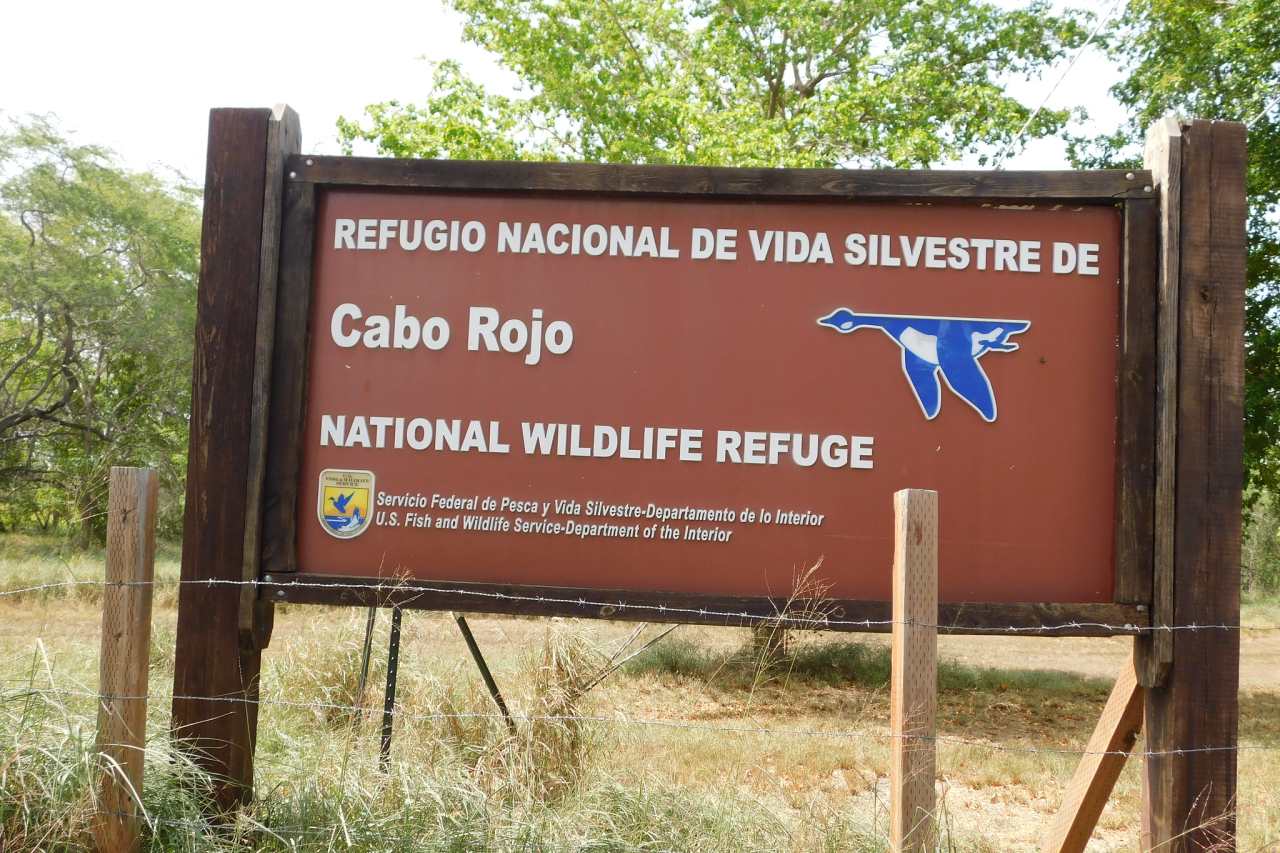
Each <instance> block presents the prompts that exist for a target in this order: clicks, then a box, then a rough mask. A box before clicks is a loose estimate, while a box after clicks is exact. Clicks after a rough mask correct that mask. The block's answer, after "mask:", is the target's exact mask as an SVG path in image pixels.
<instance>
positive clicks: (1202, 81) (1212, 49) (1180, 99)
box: [1072, 0, 1280, 497]
mask: <svg viewBox="0 0 1280 853" xmlns="http://www.w3.org/2000/svg"><path fill="white" fill-rule="evenodd" d="M1276 11H1277V10H1276V8H1275V3H1274V2H1273V0H1236V2H1231V3H1224V2H1219V0H1131V2H1130V3H1129V5H1128V7H1127V8H1126V11H1125V14H1124V16H1123V18H1122V19H1121V21H1120V22H1119V24H1118V26H1117V31H1116V32H1115V33H1113V34H1112V38H1111V39H1110V40H1109V43H1110V47H1111V51H1112V55H1113V56H1114V57H1115V59H1116V60H1117V61H1118V62H1119V63H1120V64H1121V66H1122V68H1123V69H1124V72H1125V75H1126V76H1125V78H1124V79H1123V80H1122V81H1121V82H1120V83H1119V84H1118V85H1116V86H1115V87H1114V88H1113V89H1112V94H1113V95H1114V96H1115V97H1116V98H1117V99H1118V100H1119V101H1120V103H1122V104H1124V105H1125V106H1126V107H1128V108H1129V111H1130V116H1131V118H1130V119H1129V121H1128V122H1126V123H1125V124H1124V125H1123V126H1122V127H1120V128H1117V129H1116V130H1115V131H1114V132H1112V133H1109V134H1106V135H1104V136H1102V137H1099V138H1093V139H1084V138H1081V139H1076V140H1074V142H1073V145H1072V152H1073V156H1072V158H1073V160H1074V162H1075V163H1076V164H1077V165H1084V166H1113V165H1114V166H1119V165H1133V164H1136V163H1138V162H1139V161H1140V159H1141V146H1142V139H1143V135H1144V133H1145V130H1146V128H1147V126H1148V125H1149V124H1150V123H1151V122H1152V121H1154V120H1155V119H1157V118H1159V117H1160V116H1161V115H1164V114H1165V113H1167V112H1175V113H1180V114H1182V115H1184V116H1188V117H1191V116H1194V117H1196V118H1219V119H1231V120H1233V121H1242V122H1245V123H1246V124H1249V125H1250V127H1249V164H1248V166H1249V168H1248V184H1247V189H1248V193H1249V218H1248V229H1249V240H1248V242H1249V258H1248V267H1247V275H1248V284H1249V290H1248V299H1247V302H1246V309H1245V310H1246V314H1245V470H1246V472H1247V476H1248V481H1249V485H1250V486H1251V487H1252V488H1250V490H1249V492H1248V494H1249V495H1250V496H1251V497H1256V496H1257V495H1258V494H1259V491H1258V490H1259V489H1266V490H1269V491H1270V492H1272V493H1273V494H1275V493H1276V492H1277V489H1280V15H1277V14H1276Z"/></svg>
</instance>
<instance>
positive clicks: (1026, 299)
mask: <svg viewBox="0 0 1280 853" xmlns="http://www.w3.org/2000/svg"><path fill="white" fill-rule="evenodd" d="M442 168H444V169H448V165H447V164H442ZM561 168H563V167H561ZM578 171H579V174H586V171H585V167H584V169H582V170H578ZM570 174H571V175H572V174H573V171H570ZM303 179H305V178H304V177H303V176H300V177H299V180H303ZM513 189H514V188H513ZM1122 227H1123V214H1122V211H1121V209H1120V208H1119V207H1118V206H1116V205H1114V204H1107V205H1089V206H1082V205H1071V206H1063V205H1058V204H1052V203H1044V204H1029V205H992V204H984V203H981V202H976V201H975V202H969V203H962V202H955V203H943V204H932V205H921V204H918V203H913V202H908V201H876V202H869V201H852V200H847V199H839V200H832V199H814V200H808V201H803V202H797V201H792V200H788V201H779V200H774V199H770V198H768V197H764V198H756V199H751V200H741V199H724V198H717V197H715V196H714V195H712V196H711V197H709V198H708V197H706V196H702V197H696V198H683V199H653V198H644V197H625V198H620V197H618V196H617V195H615V194H607V193H599V192H597V193H593V194H588V195H583V194H574V195H567V194H565V193H555V194H548V193H515V192H512V191H509V192H494V191H492V190H485V191H473V192H456V191H455V192H449V193H444V192H439V191H435V190H415V191H410V192H406V191H403V190H392V189H367V188H350V187H334V188H330V189H323V190H321V191H319V192H318V195H317V199H316V213H315V219H314V224H313V229H314V234H313V241H314V246H315V250H314V251H315V254H314V262H313V266H312V279H311V281H312V286H311V304H310V324H309V329H310V333H309V340H308V352H307V360H306V389H307V391H306V405H305V407H304V411H305V414H304V416H303V423H302V430H301V435H302V464H301V467H300V469H299V471H298V474H297V477H298V500H297V511H296V519H295V524H296V541H297V549H298V550H297V566H298V570H299V571H300V572H301V573H305V574H315V575H326V576H333V575H337V576H363V577H382V578H393V577H410V578H416V579H422V580H431V581H449V582H455V581H464V582H483V583H506V584H521V585H533V586H544V587H577V588H602V589H624V590H644V591H650V592H678V593H694V594H705V595H738V596H759V597H767V596H769V595H779V594H781V595H786V594H788V593H789V592H790V590H791V588H792V585H793V582H794V579H795V577H796V576H797V575H798V574H800V573H802V572H803V571H804V570H805V569H806V568H807V567H810V566H813V565H816V564H819V563H820V564H821V565H820V568H819V570H818V572H817V574H816V577H817V579H818V580H819V582H821V583H822V584H823V585H824V586H826V587H827V588H828V590H829V594H830V595H831V596H833V597H836V598H844V599H866V600H888V597H889V582H890V572H889V566H890V564H891V562H892V531H893V522H892V514H891V500H890V496H891V495H892V494H893V493H894V492H895V491H896V490H898V489H901V488H904V487H906V486H908V485H915V486H920V487H922V488H930V489H935V490H937V491H940V492H943V493H946V494H952V495H963V496H964V498H963V500H960V501H955V502H954V503H953V504H952V505H951V506H952V509H951V510H950V511H949V512H948V513H947V515H946V516H945V518H944V520H943V528H942V551H943V553H944V554H946V555H947V556H946V561H945V564H944V567H943V570H942V594H943V598H944V600H948V601H979V602H1110V601H1111V600H1112V597H1113V592H1114V574H1115V572H1114V564H1115V557H1114V545H1115V532H1114V531H1115V523H1114V519H1115V491H1116V485H1115V482H1116V480H1115V478H1116V461H1117V456H1116V429H1117V418H1116V376H1117V373H1118V370H1119V353H1120V348H1119V326H1120V320H1119V314H1120V300H1121V293H1122V285H1123V282H1122V275H1121V272H1122V268H1123V241H1122ZM1147 284H1148V287H1149V282H1148V283H1147ZM1146 295H1147V298H1152V293H1151V291H1150V289H1148V291H1147V294H1146Z"/></svg>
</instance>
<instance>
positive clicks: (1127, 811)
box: [0, 540, 1280, 851]
mask: <svg viewBox="0 0 1280 853" xmlns="http://www.w3.org/2000/svg"><path fill="white" fill-rule="evenodd" d="M0 545H4V550H0V586H3V587H8V588H13V587H15V586H20V585H24V584H25V583H27V582H40V581H47V580H49V579H51V578H52V579H56V578H59V577H63V576H65V575H66V574H67V573H71V574H73V575H74V576H77V577H92V576H94V572H95V571H100V570H99V569H96V567H95V566H94V565H93V559H94V558H93V557H92V556H89V557H87V558H82V557H79V556H77V555H74V554H48V553H42V552H41V550H40V547H38V546H39V543H34V544H33V543H30V542H26V543H19V547H15V548H8V545H7V543H5V541H4V540H0ZM174 556H175V555H173V554H172V553H170V554H168V555H167V557H168V561H167V562H162V564H161V573H162V575H163V576H169V577H172V576H173V575H174V574H176V564H175V563H174V562H173V558H174ZM1259 606H1260V605H1257V604H1255V603H1251V604H1250V605H1249V607H1250V608H1254V609H1252V610H1249V611H1247V612H1246V620H1248V619H1250V618H1253V619H1255V621H1261V619H1259V618H1258V616H1257V613H1258V612H1259V611H1258V610H1257V609H1256V608H1258V607H1259ZM1271 606H1273V605H1270V604H1264V605H1261V607H1271ZM1262 612H1264V613H1265V611H1262ZM174 618H175V612H174V609H173V606H172V598H165V597H163V596H162V597H161V598H160V599H159V600H158V602H157V608H156V614H155V624H154V628H153V635H154V637H155V639H156V647H155V649H154V651H153V655H152V681H151V691H152V693H153V695H157V696H158V697H159V698H158V699H157V700H156V701H153V702H152V704H151V709H150V753H149V763H148V769H147V773H148V776H147V786H146V803H145V804H146V806H147V808H148V811H149V813H150V814H152V815H154V816H156V817H157V818H158V819H159V820H160V821H161V822H159V823H157V824H156V825H155V827H154V829H153V830H152V832H151V833H150V834H149V836H148V839H149V842H150V844H151V847H152V849H162V850H171V849H177V850H210V849H260V848H266V849H281V850H284V849H316V850H327V849H366V850H389V849H403V850H410V849H413V850H433V849H455V850H472V849H500V850H522V851H523V850H559V849H582V850H633V849H645V850H699V851H703V850H705V851H712V850H725V851H729V850H733V851H737V850H770V851H774V850H792V851H809V850H881V849H883V846H884V840H883V838H884V827H885V820H886V806H887V797H886V783H885V778H886V777H887V775H888V758H889V753H888V743H887V741H886V740H885V738H884V737H883V735H884V732H885V731H886V730H887V720H888V694H887V688H886V683H887V676H888V665H887V653H886V651H885V646H884V641H883V639H882V638H876V637H873V638H863V639H862V640H857V639H856V638H850V637H848V636H847V635H831V634H818V635H815V634H812V633H807V632H803V633H794V634H793V635H792V636H791V638H790V643H789V649H788V653H787V654H785V655H782V656H781V657H780V658H779V659H778V660H776V661H775V662H773V663H772V665H771V666H770V667H768V668H767V669H766V670H765V671H764V672H763V673H762V671H761V669H760V667H759V660H758V658H757V657H755V656H753V655H752V654H751V653H750V650H751V648H752V640H751V635H750V632H749V631H747V630H745V629H715V628H693V627H682V628H679V629H678V630H677V631H676V632H675V634H673V635H672V636H670V637H668V638H667V639H665V640H663V641H661V642H660V643H658V644H657V645H655V646H654V647H653V648H651V649H649V650H647V651H646V652H644V653H642V654H641V655H639V656H638V657H636V658H634V659H632V660H630V661H628V662H627V663H626V664H625V665H623V666H622V668H621V669H620V670H619V671H618V672H615V673H614V674H612V675H611V676H609V677H607V678H605V679H604V680H603V681H600V682H599V683H598V684H596V685H594V686H592V682H593V681H595V679H596V676H597V675H598V674H599V673H600V672H601V671H602V670H608V669H609V668H610V667H612V666H613V665H614V664H616V663H617V662H618V661H619V660H621V658H622V657H624V656H625V654H619V649H620V648H622V649H629V650H634V649H635V648H638V647H639V646H640V645H641V644H642V643H643V642H644V641H645V640H646V638H648V637H652V636H654V635H655V634H656V633H657V630H658V629H657V628H649V629H647V630H646V631H645V632H644V633H643V634H642V635H641V636H640V637H633V636H632V634H633V630H634V626H632V625H625V624H621V623H606V622H580V621H575V620H533V619H518V618H496V617H473V618H472V619H471V620H470V621H471V625H472V629H473V630H474V632H475V634H476V637H477V640H478V641H479V643H480V645H481V647H482V648H483V650H484V651H485V654H486V656H487V657H488V659H489V663H490V666H491V667H492V669H493V671H494V675H495V678H496V679H497V681H498V683H499V684H500V685H501V686H502V689H503V692H504V694H505V696H506V699H507V701H508V703H509V704H510V705H511V707H512V710H513V712H515V714H516V715H517V717H518V718H520V717H523V716H525V715H531V716H535V717H555V718H557V719H551V720H546V719H543V720H538V721H521V722H520V723H519V728H518V732H517V734H516V735H515V736H514V737H513V736H512V735H511V734H510V733H509V731H508V730H507V728H506V726H505V725H504V724H503V722H502V720H501V719H500V718H497V717H495V716H494V707H493V705H492V702H491V700H490V699H489V696H488V694H487V693H486V692H485V690H484V687H483V685H482V683H481V681H480V679H479V676H478V674H477V673H476V672H475V670H474V667H473V666H472V664H471V661H470V659H469V657H468V655H467V652H466V649H465V646H464V645H463V642H462V640H461V637H460V636H459V635H458V632H457V629H456V626H454V624H453V622H452V620H450V619H449V618H448V617H447V616H445V615H444V614H420V613H412V612H409V613H406V614H405V618H404V634H403V637H402V667H401V673H400V691H399V700H400V709H401V711H402V716H401V718H400V719H398V720H397V728H396V734H395V743H394V747H393V762H392V766H391V772H390V773H389V774H385V775H384V774H382V773H380V772H379V771H378V768H377V743H378V727H379V723H380V716H381V714H380V711H381V698H382V697H381V693H382V678H383V675H384V673H385V670H384V659H385V655H386V640H387V638H386V631H387V622H388V620H387V617H386V615H385V612H384V613H383V615H382V616H380V618H379V624H378V630H377V634H376V636H375V641H374V649H375V653H374V658H373V666H372V668H371V674H370V685H371V686H370V689H369V690H367V691H366V694H365V696H364V697H363V699H362V698H361V697H360V696H359V694H358V691H357V689H356V687H357V680H358V675H359V650H360V646H361V641H362V635H363V630H364V613H363V612H362V611H357V610H352V609H331V608H319V607H302V606H286V607H282V608H280V609H279V611H278V614H277V622H276V631H275V635H274V637H273V639H272V643H271V647H270V649H269V650H268V651H267V653H266V655H265V656H264V665H265V669H264V678H263V693H264V696H265V697H267V698H268V699H269V700H282V701H286V702H290V703H304V704H315V705H321V706H333V705H337V706H357V707H362V708H364V709H367V711H366V712H365V713H357V712H355V711H352V710H350V709H344V708H332V707H314V708H313V707H297V706H295V705H282V704H274V703H269V704H266V705H264V707H263V709H262V714H261V720H260V740H259V750H258V758H259V763H258V793H259V800H258V802H257V803H256V804H255V806H254V808H253V809H252V810H250V811H249V812H248V813H247V814H246V815H245V816H244V817H242V818H241V820H240V821H239V822H238V823H236V824H234V825H232V826H230V827H228V828H224V829H222V830H218V831H216V832H215V831H213V830H211V829H210V828H209V827H208V826H207V825H206V824H205V823H204V822H203V820H202V819H201V817H200V811H199V801H198V797H195V796H193V795H192V794H191V793H190V791H191V790H192V785H193V784H195V785H196V788H197V790H198V777H197V776H196V775H195V774H194V772H193V771H192V770H191V768H189V767H186V766H185V765H183V764H182V763H181V761H175V757H174V756H172V755H171V754H170V753H169V752H168V749H167V736H166V730H167V724H168V710H169V709H168V702H167V701H165V700H164V698H163V696H164V695H165V694H166V693H167V691H168V690H169V689H170V687H171V680H172V670H171V654H172V638H173V622H174ZM99 619H100V612H99V610H98V609H97V607H96V600H95V596H93V595H91V594H84V593H82V592H59V593H56V594H47V595H40V596H25V597H19V598H17V599H16V600H15V599H13V598H10V599H0V679H3V686H2V688H0V689H2V690H3V692H4V694H5V695H6V696H10V697H14V698H9V699H7V700H6V701H4V702H3V703H0V738H3V739H2V740H0V848H3V849H4V850H6V851H8V850H34V849H59V848H61V849H78V845H82V844H83V842H84V841H85V836H84V832H85V829H86V827H87V823H86V821H87V815H89V814H90V813H91V812H92V801H91V799H90V795H89V787H88V785H87V779H88V768H89V767H90V759H91V757H92V727H93V719H94V717H93V715H94V704H93V701H92V700H91V699H88V698H83V697H76V696H49V695H43V696H42V695H40V694H39V693H30V694H27V695H24V696H20V697H19V696H18V695H16V694H17V692H18V691H21V690H22V687H23V686H24V685H28V686H31V687H36V688H40V687H44V686H48V685H50V684H52V685H56V686H58V687H60V688H67V687H70V688H83V689H85V690H89V691H91V690H92V689H93V688H94V687H95V684H96V666H97V630H98V620H99ZM1268 624H1275V621H1274V620H1273V621H1272V622H1271V623H1268ZM1270 636H1271V635H1270V634H1267V635H1264V634H1262V633H1260V632H1246V633H1245V635H1244V654H1245V658H1246V665H1247V666H1250V667H1254V668H1256V670H1257V672H1256V673H1255V679H1254V681H1253V682H1252V683H1253V684H1254V685H1255V686H1254V687H1253V688H1251V689H1249V690H1247V691H1245V692H1243V693H1242V696H1241V739H1242V743H1244V744H1245V745H1267V746H1280V672H1275V673H1274V675H1273V677H1272V680H1271V681H1270V684H1269V686H1266V685H1265V684H1264V682H1263V680H1262V679H1263V678H1264V675H1262V674H1258V673H1263V672H1264V670H1265V669H1266V668H1267V664H1268V661H1270V663H1271V664H1274V660H1275V658H1274V656H1273V655H1272V653H1271V646H1269V645H1268V643H1269V642H1270V640H1269V639H1268V637H1270ZM628 641H630V642H628ZM1055 643H1057V644H1058V645H1054V644H1055ZM1115 643H1123V641H1084V640H1070V641H1054V640H1042V639H1040V640H1037V639H1009V638H994V639H991V638H958V639H949V640H947V641H945V642H944V644H943V648H944V651H945V653H946V655H947V656H948V660H947V662H945V663H944V664H943V666H942V667H941V669H940V685H941V694H940V702H939V716H938V719H939V726H940V730H941V733H942V734H944V735H950V736H957V737H964V738H967V739H972V740H977V741H981V742H984V743H987V744H990V745H992V746H1003V747H1012V748H1015V749H1013V750H1009V751H1001V750H993V749H991V748H988V747H986V746H966V745H957V744H949V743H943V744H941V745H940V749H939V772H940V775H941V777H942V789H941V790H942V794H941V797H940V807H941V812H942V813H941V823H942V825H943V828H944V833H943V837H942V841H941V844H940V849H945V850H992V851H1006V850H1024V849H1035V844H1036V841H1037V839H1038V835H1039V832H1040V830H1041V828H1042V826H1043V824H1044V822H1045V821H1046V820H1047V817H1048V815H1050V814H1051V813H1052V811H1053V810H1054V809H1055V808H1056V807H1057V803H1058V800H1059V798H1060V796H1061V792H1062V787H1063V785H1064V784H1065V782H1066V781H1067V779H1068V778H1069V777H1070V775H1071V772H1072V770H1073V769H1074V765H1075V760H1074V759H1073V758H1072V757H1070V756H1064V755H1056V754H1034V753H1028V752H1022V751H1017V750H1016V748H1019V747H1044V746H1051V747H1062V748H1067V749H1070V748H1079V747H1080V746H1081V745H1082V744H1083V743H1084V742H1085V741H1086V740H1087V738H1088V735H1089V732H1090V730H1091V728H1092V726H1093V724H1094V721H1095V720H1096V718H1097V714H1098V711H1099V710H1100V708H1101V706H1102V703H1103V701H1104V699H1105V695H1106V692H1107V689H1108V686H1109V685H1108V683H1107V680H1106V679H1105V678H1100V677H1096V676H1091V675H1081V674H1079V673H1080V672H1084V673H1092V672H1106V671H1107V670H1108V669H1109V668H1110V665H1109V664H1106V665H1096V664H1094V663H1092V662H1091V661H1090V659H1089V656H1088V652H1089V650H1097V651H1098V653H1099V654H1106V655H1111V654H1113V653H1114V652H1115V649H1114V648H1113V647H1114V646H1115ZM1259 648H1260V649H1262V657H1261V658H1257V657H1256V655H1257V654H1258V653H1257V652H1256V651H1255V649H1259ZM1040 649H1046V650H1048V651H1046V652H1041V651H1039V650H1040ZM1053 649H1070V650H1071V653H1070V654H1069V655H1063V654H1061V653H1060V652H1059V660H1058V662H1057V663H1058V665H1059V667H1060V668H1054V667H1053V666H1050V665H1047V663H1046V657H1045V655H1048V654H1052V650H1053ZM626 653H629V652H626ZM997 659H998V660H1001V661H1005V662H1008V663H1009V664H1010V665H1009V666H1007V667H1004V668H992V667H990V666H982V665H976V664H974V663H972V661H983V660H997ZM960 660H963V661H968V663H960V662H957V661H960ZM1024 660H1025V661H1026V663H1027V664H1028V668H1023V667H1022V666H1017V665H1015V664H1019V663H1020V662H1022V661H1024ZM1047 660H1049V661H1052V658H1048V659H1047ZM1104 663H1105V661H1104ZM1272 671H1273V672H1274V669H1273V670H1272ZM577 716H591V717H597V716H598V717H606V718H611V719H615V720H617V722H614V723H598V722H590V721H584V720H573V719H563V718H564V717H577ZM643 720H663V721H671V722H673V723H675V724H676V725H675V726H667V725H662V726H650V725H644V724H642V723H640V722H638V721H643ZM707 725H709V726H722V727H730V728H734V729H736V730H737V731H733V732H725V731H710V730H705V729H702V728H698V727H699V726H707ZM764 729H769V730H774V733H768V732H764V731H760V730H764ZM778 731H789V732H809V733H811V734H782V733H778ZM821 732H825V733H828V734H829V735H830V736H822V735H819V734H812V733H821ZM847 733H853V736H845V735H846V734H847ZM1276 755H1277V754H1276V753H1275V752H1262V751H1247V750H1246V751H1243V752H1241V753H1240V785H1239V811H1240V829H1241V849H1242V850H1254V851H1257V850H1266V849H1268V847H1267V845H1272V846H1275V845H1277V844H1280V761H1277V760H1276ZM1138 809H1139V784H1138V775H1137V769H1136V762H1132V763H1131V764H1130V766H1129V767H1128V768H1127V769H1126V770H1125V772H1124V774H1123V775H1122V777H1121V780H1120V783H1119V785H1118V787H1117V791H1116V793H1115V795H1114V796H1113V798H1112V802H1111V804H1110V805H1109V806H1108V809H1107V811H1106V812H1105V813H1104V815H1103V818H1102V821H1101V824H1100V829H1099V832H1098V834H1097V835H1096V836H1095V844H1094V846H1093V847H1091V848H1090V849H1091V850H1092V849H1096V850H1104V851H1105V850H1126V851H1127V850H1136V849H1137V845H1136V831H1135V828H1134V827H1135V822H1136V818H1137V814H1138Z"/></svg>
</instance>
